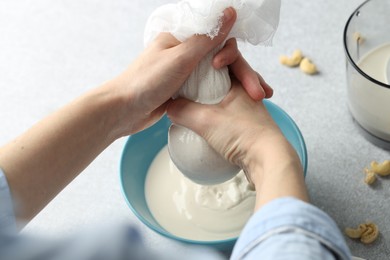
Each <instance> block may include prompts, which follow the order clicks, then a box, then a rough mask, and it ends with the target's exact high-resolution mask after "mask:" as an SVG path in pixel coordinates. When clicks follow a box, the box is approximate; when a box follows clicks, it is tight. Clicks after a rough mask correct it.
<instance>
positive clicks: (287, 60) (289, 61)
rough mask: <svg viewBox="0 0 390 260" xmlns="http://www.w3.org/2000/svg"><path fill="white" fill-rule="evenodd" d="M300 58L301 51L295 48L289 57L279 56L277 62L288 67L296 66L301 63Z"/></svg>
mask: <svg viewBox="0 0 390 260" xmlns="http://www.w3.org/2000/svg"><path fill="white" fill-rule="evenodd" d="M302 59H303V55H302V51H301V50H295V51H294V52H293V54H292V56H291V57H288V56H285V55H282V56H280V57H279V62H280V63H281V64H283V65H286V66H289V67H296V66H298V65H299V63H301V61H302Z"/></svg>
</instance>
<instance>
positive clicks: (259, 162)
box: [242, 131, 302, 186]
mask: <svg viewBox="0 0 390 260" xmlns="http://www.w3.org/2000/svg"><path fill="white" fill-rule="evenodd" d="M242 167H243V169H244V171H245V172H246V174H247V177H248V178H250V179H251V181H252V182H253V184H254V185H255V186H258V185H259V184H261V182H262V180H263V178H264V175H266V174H269V173H272V174H276V173H282V172H284V171H285V170H286V169H290V170H293V171H296V172H300V173H302V166H301V163H300V160H299V157H298V154H297V153H296V151H295V150H294V148H293V147H292V146H291V144H290V143H289V142H288V140H287V139H286V138H285V137H284V136H283V134H282V133H281V132H280V131H273V132H272V133H269V134H268V135H264V136H263V137H262V138H261V139H259V140H258V141H256V142H254V143H253V144H252V145H251V147H250V149H249V150H248V152H247V156H246V158H245V160H244V161H243V165H242Z"/></svg>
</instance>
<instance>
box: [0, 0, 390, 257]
mask: <svg viewBox="0 0 390 260" xmlns="http://www.w3.org/2000/svg"><path fill="white" fill-rule="evenodd" d="M168 2H170V1H168V0H153V1H147V0H131V1H129V0H127V1H125V0H111V1H98V0H79V1H65V0H35V1H32V0H16V1H14V0H1V1H0V122H1V128H0V144H4V143H6V142H7V141H10V140H11V139H12V138H14V137H15V136H17V135H18V134H20V133H22V132H23V131H24V130H26V129H27V128H28V127H30V126H31V125H32V124H34V123H35V122H36V121H37V120H39V119H41V118H43V117H44V116H45V115H47V114H49V113H51V112H52V111H54V110H56V109H57V108H59V107H60V106H62V105H64V104H66V103H67V102H69V101H71V100H72V99H74V98H75V97H77V96H78V95H80V94H82V93H83V92H85V91H86V90H88V89H90V88H93V87H95V86H97V85H99V84H101V83H102V82H104V81H106V80H108V79H110V78H112V77H114V76H115V75H117V74H118V73H120V72H121V71H122V70H123V69H124V68H126V66H127V65H128V64H129V63H130V62H131V61H132V60H134V59H135V58H136V57H137V55H138V54H139V53H140V52H141V51H142V50H143V29H144V25H145V23H146V19H147V17H148V16H149V15H150V13H151V12H152V11H153V10H154V9H155V8H157V7H158V6H160V5H162V4H165V3H168ZM362 2H363V1H362V0H348V1H347V0H342V1H319V0H316V1H303V0H283V1H282V10H281V19H280V26H279V29H278V31H277V34H276V36H275V38H274V43H273V46H272V47H254V46H251V45H247V44H240V48H241V50H242V52H243V55H244V56H245V57H246V58H247V59H248V61H249V63H250V64H251V65H252V66H253V67H254V68H255V69H256V70H258V71H259V72H260V73H261V74H262V75H263V76H264V78H265V79H266V80H267V81H268V82H269V83H270V84H271V85H272V86H273V87H274V89H275V95H274V97H273V98H272V99H271V100H272V101H273V102H274V103H276V104H277V105H279V106H280V107H281V108H283V109H284V110H285V111H286V112H287V113H288V114H289V115H290V116H291V117H292V118H293V119H294V120H295V122H296V123H297V125H298V126H299V128H300V129H301V131H302V133H303V136H304V138H305V141H306V145H307V150H308V158H309V167H308V172H307V177H306V182H307V185H308V187H309V191H310V196H311V200H312V202H313V203H314V204H315V205H317V206H318V207H319V208H321V209H323V210H324V211H326V212H327V213H328V214H329V215H330V216H332V217H333V218H334V219H335V221H336V223H337V224H338V225H339V227H340V229H344V228H345V227H347V226H356V225H358V224H359V223H361V222H364V221H366V220H372V221H374V222H375V223H377V224H378V226H379V228H380V231H381V235H380V237H379V239H378V240H377V241H376V242H375V243H373V244H372V245H368V246H367V245H363V244H360V243H359V242H356V241H352V240H351V239H348V238H346V241H347V243H348V245H349V247H350V249H351V251H352V253H353V254H354V255H356V256H360V257H363V258H367V259H390V217H389V213H390V179H388V178H387V179H385V178H382V179H379V180H378V183H377V184H376V185H374V186H373V187H369V186H368V185H366V184H365V183H364V182H363V178H364V174H363V171H362V170H363V168H364V167H366V166H367V165H369V163H370V162H371V161H372V160H378V161H382V160H385V159H390V153H389V152H388V151H384V150H382V149H380V148H378V147H376V146H374V145H372V144H371V143H370V142H368V141H367V140H366V139H364V138H363V136H362V135H361V134H360V133H359V131H358V128H357V127H356V125H355V123H354V122H353V120H352V118H351V116H350V114H349V111H348V107H347V96H346V75H345V56H344V50H343V45H342V33H343V29H344V25H345V22H346V21H347V19H348V17H349V15H350V14H351V13H352V12H353V11H354V9H355V8H356V7H357V6H358V5H359V4H361V3H362ZM296 48H300V49H302V50H303V52H304V54H305V55H306V56H307V57H309V58H311V59H312V60H313V61H314V62H315V63H316V64H317V66H318V68H319V71H320V74H318V75H316V76H307V75H305V74H303V73H301V72H300V71H299V69H290V68H286V67H283V66H281V65H280V64H279V62H278V57H279V55H281V54H290V53H291V52H292V51H293V50H294V49H296ZM125 141H126V138H122V139H120V140H118V141H116V142H115V143H114V144H112V145H111V146H110V147H109V148H108V149H106V150H105V151H104V152H103V153H102V154H101V155H100V156H99V157H98V158H97V159H96V160H95V161H94V162H93V163H92V164H91V165H89V166H88V168H87V169H85V171H84V172H83V173H82V174H81V175H80V176H79V177H77V178H76V179H75V180H74V181H73V182H72V183H71V184H70V185H69V186H68V187H67V188H66V189H65V190H64V191H63V192H61V193H60V194H59V195H58V196H57V197H56V198H55V199H54V200H53V201H52V202H51V203H50V204H49V205H48V206H47V207H46V208H45V209H44V210H43V211H42V212H41V213H40V214H39V215H38V216H37V217H36V218H35V219H33V220H32V221H31V222H30V223H29V224H28V225H27V226H26V228H25V229H24V230H23V231H22V233H29V234H36V233H39V234H44V235H46V236H50V237H55V236H63V235H65V234H70V233H72V232H76V231H78V230H80V229H82V228H83V227H84V226H85V225H90V224H97V223H101V222H107V221H113V222H114V221H115V222H118V221H123V222H133V223H135V224H136V225H138V226H139V227H140V228H141V229H142V230H143V231H145V241H146V243H148V244H150V245H151V246H153V247H161V245H164V248H168V247H172V248H180V250H184V249H182V248H181V247H180V246H178V245H176V244H174V243H173V242H172V241H170V240H168V239H166V238H163V237H161V236H159V235H157V234H155V233H154V232H152V231H150V230H149V229H147V228H146V227H145V226H144V225H143V224H142V223H141V222H140V221H139V220H138V219H137V218H136V217H135V215H134V214H133V213H132V212H131V211H130V209H129V208H128V206H127V205H126V203H125V200H124V199H123V197H122V194H121V190H120V183H119V178H118V169H119V161H120V156H121V152H122V149H123V146H124V143H125Z"/></svg>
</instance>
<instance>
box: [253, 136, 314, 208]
mask: <svg viewBox="0 0 390 260" xmlns="http://www.w3.org/2000/svg"><path fill="white" fill-rule="evenodd" d="M251 154H253V156H252V157H253V161H252V162H251V164H250V168H249V169H248V170H249V172H250V176H252V181H253V183H254V185H255V188H256V206H255V210H258V209H260V208H261V207H262V206H263V205H265V204H267V203H268V202H270V201H272V200H274V199H277V198H282V197H294V198H297V199H299V200H302V201H306V202H308V201H309V197H308V194H307V189H306V185H305V182H304V176H303V169H302V166H301V164H300V160H299V158H298V155H297V154H296V152H295V150H294V149H293V147H292V146H291V145H290V144H289V143H288V141H287V140H286V139H284V137H282V136H278V135H273V136H272V137H270V138H269V140H267V141H263V142H258V143H255V144H254V145H253V148H252V151H251ZM249 157H250V156H249Z"/></svg>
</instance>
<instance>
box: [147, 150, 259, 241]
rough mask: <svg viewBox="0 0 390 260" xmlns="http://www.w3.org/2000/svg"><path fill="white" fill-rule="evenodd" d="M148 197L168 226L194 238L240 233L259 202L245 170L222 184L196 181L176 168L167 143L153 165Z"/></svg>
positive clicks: (161, 221) (158, 217) (175, 232)
mask: <svg viewBox="0 0 390 260" xmlns="http://www.w3.org/2000/svg"><path fill="white" fill-rule="evenodd" d="M145 197H146V202H147V204H148V207H149V209H150V212H151V213H152V215H153V216H154V218H155V219H156V221H157V222H158V223H159V224H160V225H161V226H162V227H163V228H164V229H165V230H167V231H168V232H170V233H171V234H173V235H176V236H180V237H182V238H187V239H192V240H221V239H227V238H232V237H237V236H238V235H239V234H240V232H241V230H242V228H243V227H244V225H245V223H246V222H247V220H248V219H249V218H250V216H251V215H252V213H253V209H254V205H255V192H254V191H253V190H251V189H250V185H249V183H248V181H247V180H246V178H245V175H244V173H243V172H240V173H239V174H238V175H237V176H236V177H234V178H233V179H231V180H229V181H227V182H224V183H222V184H218V185H214V186H202V185H199V184H196V183H194V182H192V181H190V180H189V179H187V178H186V177H184V175H183V174H182V173H181V172H180V171H179V170H178V169H177V168H176V166H175V165H174V164H173V162H172V161H171V159H170V156H169V153H168V149H167V146H165V147H164V148H163V149H162V150H161V151H160V152H159V153H158V154H157V156H156V157H155V159H154V160H153V162H152V163H151V165H150V167H149V170H148V173H147V177H146V181H145Z"/></svg>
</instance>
